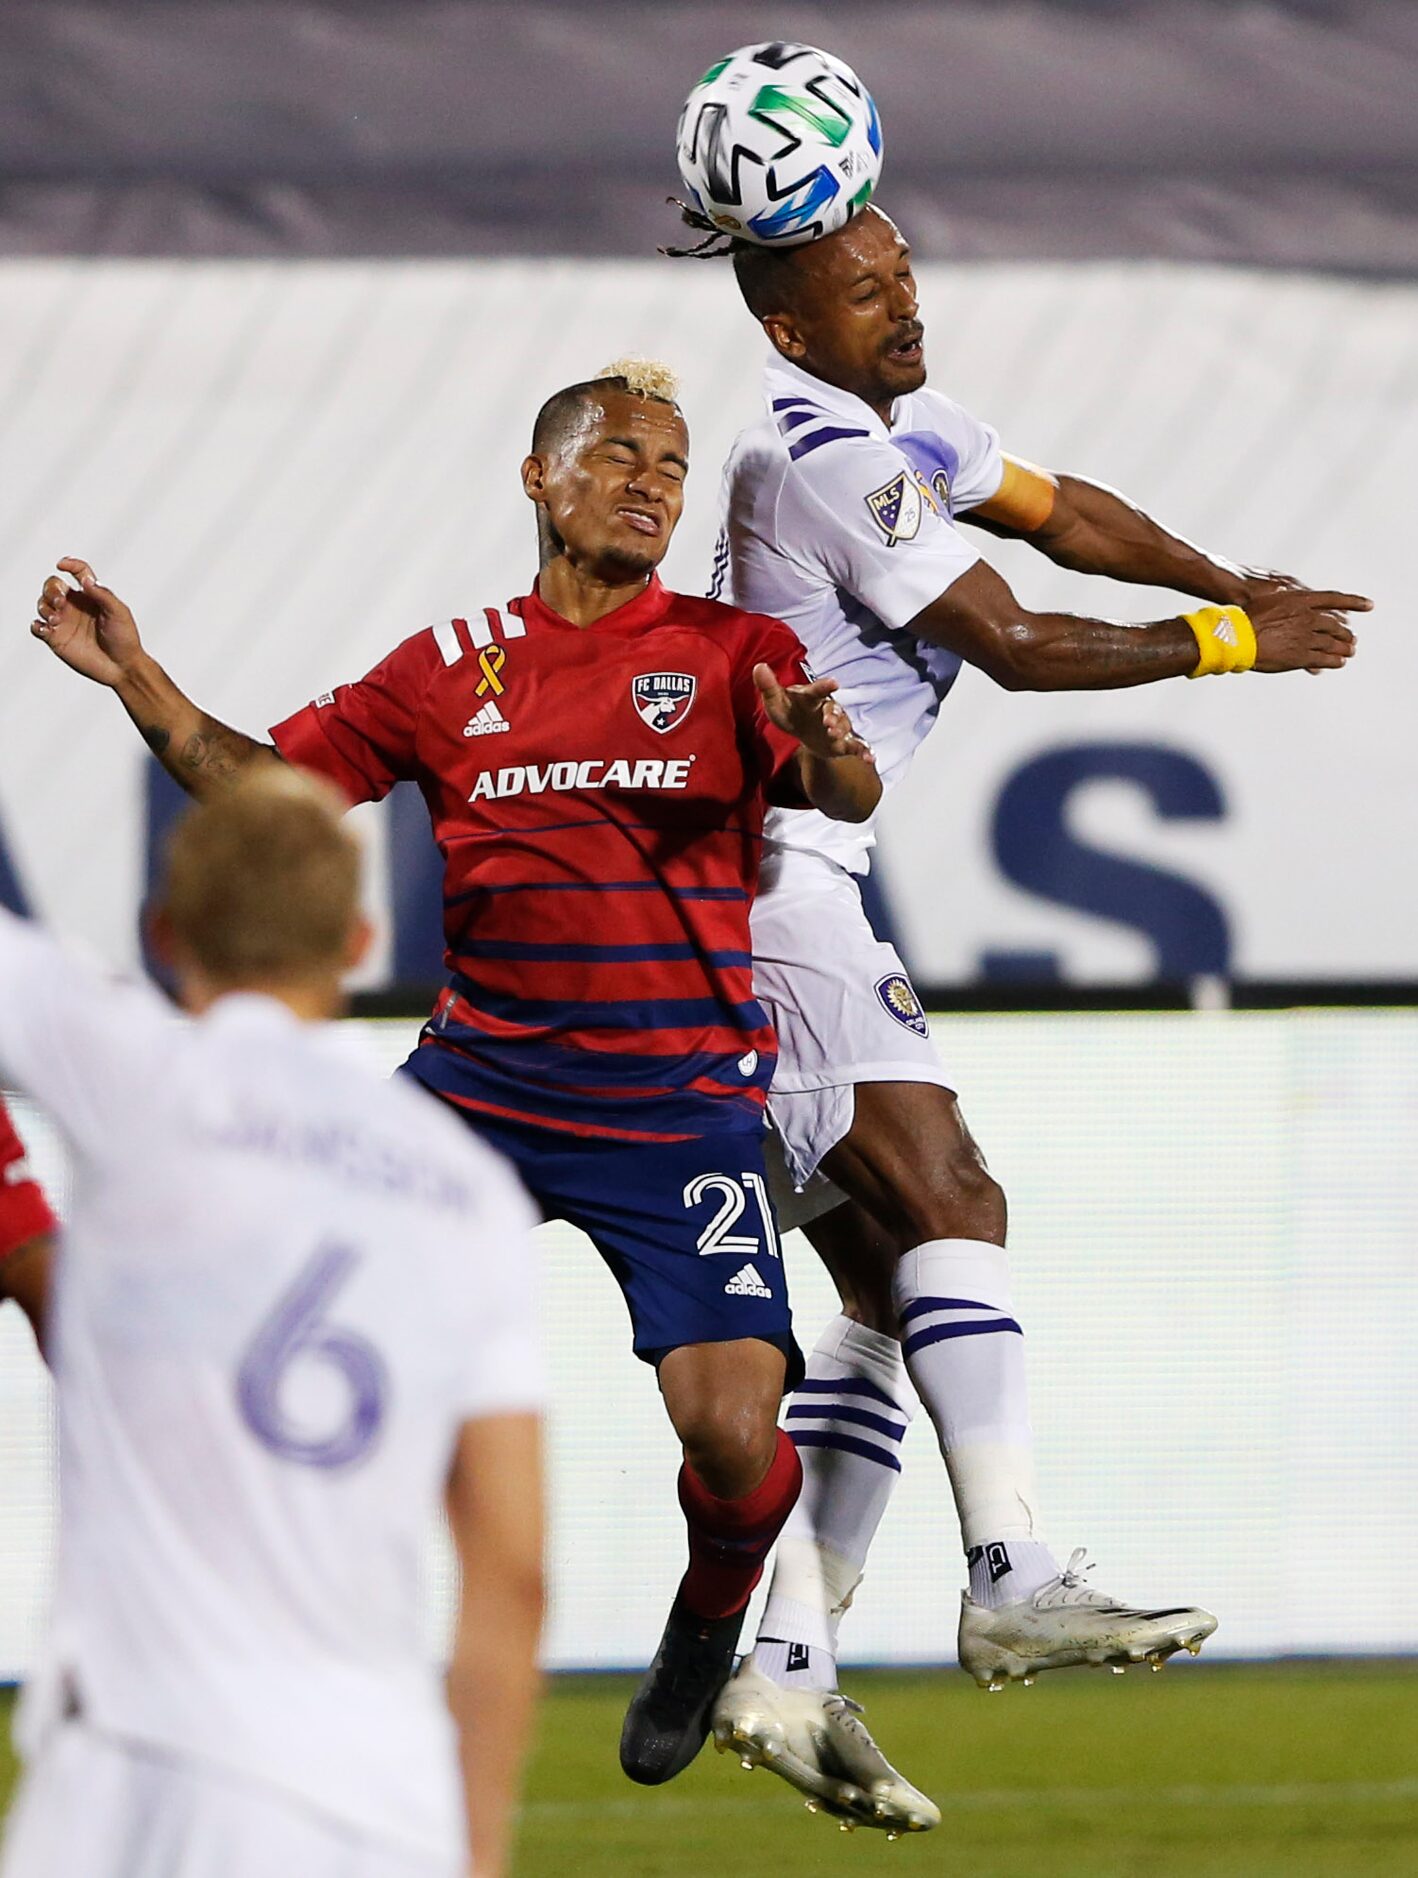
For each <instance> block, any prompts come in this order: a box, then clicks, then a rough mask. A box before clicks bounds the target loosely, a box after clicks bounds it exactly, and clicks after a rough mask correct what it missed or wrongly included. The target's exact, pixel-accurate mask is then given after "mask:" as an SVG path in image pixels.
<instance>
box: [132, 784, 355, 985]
mask: <svg viewBox="0 0 1418 1878" xmlns="http://www.w3.org/2000/svg"><path fill="white" fill-rule="evenodd" d="M344 809H345V804H344V801H343V799H342V798H341V797H340V796H339V795H337V794H336V792H335V791H334V790H333V789H331V788H330V787H329V785H328V784H326V783H324V782H321V781H320V780H319V779H318V778H316V777H314V776H311V775H309V774H308V773H306V772H304V771H301V770H296V769H291V768H289V767H288V766H287V765H286V764H284V763H279V762H271V763H261V764H257V765H253V766H252V767H250V768H249V769H247V770H245V771H243V773H242V774H241V775H240V776H239V777H238V778H237V780H236V782H235V783H234V785H233V786H232V787H231V788H230V789H227V790H223V791H222V793H221V794H220V795H216V796H212V797H210V798H209V799H208V800H206V801H204V802H199V803H197V804H196V805H195V806H194V807H193V808H190V809H189V810H188V811H187V813H186V814H185V815H184V816H183V817H182V819H181V820H180V821H179V822H178V824H177V826H176V827H175V828H174V829H173V831H172V834H171V836H170V837H169V840H168V844H167V853H166V865H165V869H164V874H163V885H162V891H161V894H160V896H159V897H160V900H161V904H162V908H163V911H164V912H165V914H166V916H167V919H168V922H169V925H170V927H171V929H172V934H173V937H174V939H175V940H176V941H177V942H178V944H179V945H180V946H181V947H182V949H183V950H184V951H185V952H186V953H188V954H189V955H190V956H191V958H192V960H193V962H194V963H195V964H196V965H197V966H198V967H199V968H200V969H201V970H202V971H203V972H204V973H205V974H206V975H207V976H208V977H209V978H211V979H213V980H215V981H217V982H219V983H222V984H229V985H242V984H262V983H268V984H280V983H288V982H291V981H294V980H298V979H303V978H309V977H314V976H318V975H320V974H321V973H325V972H329V971H336V972H338V971H339V970H340V969H341V967H342V966H343V964H344V962H345V957H346V953H347V950H348V947H349V942H350V936H351V934H352V932H353V931H354V928H355V924H356V922H357V920H358V918H359V906H360V899H359V887H360V850H359V844H358V842H357V841H356V840H355V838H354V836H353V835H352V834H350V832H349V830H348V829H347V828H346V827H345V826H344V823H343V819H342V818H343V815H344Z"/></svg>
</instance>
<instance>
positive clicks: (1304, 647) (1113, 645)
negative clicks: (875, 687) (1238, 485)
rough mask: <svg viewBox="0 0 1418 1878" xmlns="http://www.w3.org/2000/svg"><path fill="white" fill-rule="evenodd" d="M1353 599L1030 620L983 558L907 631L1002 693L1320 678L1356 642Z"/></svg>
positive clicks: (1298, 595) (1278, 591)
mask: <svg viewBox="0 0 1418 1878" xmlns="http://www.w3.org/2000/svg"><path fill="white" fill-rule="evenodd" d="M1370 604H1371V602H1369V601H1368V600H1366V599H1364V598H1363V596H1362V595H1360V594H1352V593H1311V592H1309V591H1308V590H1307V589H1304V588H1291V587H1285V586H1281V585H1279V584H1276V585H1274V586H1272V587H1271V588H1269V589H1268V590H1266V591H1264V592H1262V593H1260V594H1259V596H1258V597H1257V598H1256V599H1254V600H1253V601H1252V603H1251V608H1250V611H1249V613H1247V612H1246V611H1244V610H1243V609H1241V608H1239V607H1226V608H1216V607H1204V608H1201V609H1200V610H1199V611H1197V612H1195V613H1189V614H1183V615H1181V616H1180V617H1178V618H1176V619H1164V620H1152V621H1149V622H1146V623H1144V624H1139V625H1120V624H1118V623H1117V622H1116V621H1110V620H1101V619H1089V618H1086V617H1085V616H1083V615H1081V614H1077V613H1032V612H1030V611H1029V609H1028V608H1027V607H1024V606H1021V604H1020V602H1019V601H1018V600H1016V598H1015V597H1014V595H1013V593H1012V592H1011V591H1010V589H1009V587H1008V586H1007V585H1006V583H1005V582H1004V581H1003V580H1002V579H1001V578H1000V576H999V575H998V574H997V573H996V572H995V571H994V569H993V568H992V567H989V566H987V565H986V564H985V563H984V562H983V561H977V562H976V563H975V565H974V566H973V567H971V568H970V569H969V570H968V571H967V572H966V573H964V574H962V575H961V576H960V578H959V579H958V580H957V581H955V582H953V583H952V585H951V586H949V587H947V588H946V590H945V592H944V593H943V594H941V595H940V597H939V599H937V600H933V601H932V602H931V604H930V605H929V606H928V607H925V608H924V609H923V610H922V611H921V612H920V613H918V614H917V615H916V617H915V619H913V620H912V621H911V625H910V630H911V631H912V632H914V633H916V634H917V636H918V637H920V638H922V639H926V640H929V641H931V642H932V643H933V644H935V645H942V646H945V647H947V648H948V649H949V650H950V651H952V652H956V653H958V654H959V655H960V657H961V658H963V659H966V660H968V661H969V663H970V664H972V665H978V666H979V667H980V669H981V670H982V671H984V672H987V673H988V674H989V676H990V677H991V678H993V679H994V680H995V682H996V683H997V684H1000V685H1002V686H1004V688H1005V689H1006V690H1007V691H1104V690H1113V689H1119V688H1121V687H1124V686H1128V685H1148V684H1153V683H1155V682H1156V681H1157V680H1158V679H1161V678H1183V677H1195V678H1200V677H1204V676H1206V675H1207V674H1208V673H1211V672H1226V671H1252V670H1254V671H1257V672H1294V671H1308V672H1322V671H1334V670H1338V669H1339V668H1340V667H1342V666H1343V665H1345V664H1346V663H1347V661H1348V660H1349V659H1350V658H1351V657H1352V656H1353V653H1354V635H1353V634H1352V633H1351V632H1350V630H1349V628H1348V627H1347V626H1346V625H1345V623H1344V620H1343V619H1342V617H1341V615H1342V614H1344V613H1348V612H1367V611H1368V609H1369V607H1370Z"/></svg>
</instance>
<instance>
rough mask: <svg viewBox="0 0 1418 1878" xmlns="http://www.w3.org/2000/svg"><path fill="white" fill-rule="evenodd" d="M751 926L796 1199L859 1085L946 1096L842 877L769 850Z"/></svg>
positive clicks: (912, 1013)
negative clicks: (911, 1086)
mask: <svg viewBox="0 0 1418 1878" xmlns="http://www.w3.org/2000/svg"><path fill="white" fill-rule="evenodd" d="M752 925H753V988H754V992H755V995H756V996H757V998H758V1001H759V1003H760V1004H762V1006H763V1008H764V1009H765V1011H767V1013H768V1017H769V1020H770V1021H771V1023H772V1025H773V1027H774V1029H775V1030H776V1031H777V1033H778V1067H777V1070H776V1071H775V1072H774V1076H773V1087H772V1089H771V1091H770V1092H769V1097H768V1115H769V1119H770V1121H771V1122H772V1124H773V1128H774V1130H775V1132H776V1133H777V1135H778V1138H779V1142H780V1145H781V1148H782V1155H783V1162H784V1165H785V1167H786V1170H787V1174H788V1177H789V1181H790V1184H791V1186H792V1187H793V1188H796V1189H798V1190H799V1191H801V1190H802V1189H804V1188H806V1187H807V1185H808V1183H809V1182H810V1181H812V1179H813V1177H814V1175H816V1174H817V1167H818V1163H819V1162H820V1161H821V1160H822V1157H823V1155H825V1154H826V1153H828V1152H829V1150H830V1149H832V1148H834V1147H835V1146H836V1145H837V1143H838V1142H839V1141H840V1140H841V1139H842V1137H843V1136H844V1135H845V1134H846V1133H847V1130H848V1129H849V1128H850V1127H851V1125H852V1116H853V1113H854V1109H855V1096H854V1089H855V1086H856V1084H857V1083H861V1082H929V1083H937V1084H939V1085H940V1086H941V1087H942V1088H945V1089H953V1088H954V1087H955V1084H954V1082H953V1081H952V1080H951V1078H950V1077H949V1076H948V1075H947V1074H946V1072H945V1070H944V1069H943V1068H942V1066H941V1062H940V1058H939V1057H938V1056H937V1055H936V1051H935V1045H934V1044H933V1043H932V1042H931V1035H930V1024H929V1022H928V1021H927V1018H926V1014H925V1012H924V1011H923V1010H922V1008H921V1002H920V999H919V998H918V997H917V996H916V993H915V991H914V989H913V988H912V985H911V980H910V977H909V976H908V974H907V971H906V967H905V966H904V965H903V964H902V963H901V959H900V957H899V955H898V953H897V952H896V949H895V947H894V946H889V945H886V944H884V943H883V942H882V941H881V940H879V939H878V938H877V937H876V935H875V934H874V933H873V932H872V929H871V926H870V924H869V922H868V920H867V916H866V911H865V909H864V908H863V906H862V895H861V890H860V888H859V887H858V886H857V882H856V880H855V878H854V877H853V876H852V875H851V874H849V873H848V872H847V871H846V869H845V868H842V867H839V866H838V865H837V863H836V862H835V861H829V860H827V859H826V858H825V856H823V855H819V854H808V853H806V852H799V851H797V850H795V849H790V848H770V849H768V850H767V851H766V852H765V855H764V861H763V873H762V877H761V879H760V881H759V888H758V898H757V899H756V900H755V901H754V906H753V921H752ZM821 1178H822V1177H821V1176H819V1179H821ZM822 1185H823V1186H824V1187H827V1186H830V1183H828V1182H826V1181H825V1180H823V1181H822ZM832 1191H833V1193H834V1194H835V1191H836V1190H835V1189H833V1190H832ZM834 1203H835V1202H834ZM815 1210H816V1211H818V1212H821V1211H825V1210H826V1209H825V1207H822V1206H819V1207H817V1208H816V1209H815ZM785 1223H786V1222H785Z"/></svg>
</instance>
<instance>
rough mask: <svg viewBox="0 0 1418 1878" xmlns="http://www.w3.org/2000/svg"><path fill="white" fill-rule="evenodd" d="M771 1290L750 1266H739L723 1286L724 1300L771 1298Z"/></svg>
mask: <svg viewBox="0 0 1418 1878" xmlns="http://www.w3.org/2000/svg"><path fill="white" fill-rule="evenodd" d="M772 1295H773V1292H772V1289H771V1288H770V1287H769V1286H768V1285H765V1284H764V1282H763V1280H762V1279H761V1278H760V1277H759V1275H758V1273H757V1271H756V1270H755V1269H754V1267H753V1266H752V1265H741V1266H740V1267H739V1269H738V1271H736V1272H735V1273H734V1275H733V1277H732V1278H731V1279H730V1280H729V1282H728V1283H727V1284H726V1285H725V1286H724V1296H725V1297H726V1298H771V1297H772Z"/></svg>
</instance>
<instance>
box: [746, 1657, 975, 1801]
mask: <svg viewBox="0 0 1418 1878" xmlns="http://www.w3.org/2000/svg"><path fill="white" fill-rule="evenodd" d="M861 1713H862V1711H861V1709H860V1707H859V1706H858V1704H857V1703H855V1702H852V1701H850V1700H849V1699H848V1698H847V1697H846V1696H844V1695H838V1694H837V1693H836V1692H835V1691H823V1690H811V1689H782V1688H779V1686H778V1684H777V1683H776V1682H773V1681H772V1680H771V1679H770V1678H769V1677H767V1676H765V1675H763V1674H762V1672H761V1671H759V1670H757V1669H755V1667H754V1664H753V1658H752V1657H751V1656H746V1657H745V1658H744V1659H743V1661H742V1662H741V1663H740V1664H739V1667H738V1669H737V1671H736V1672H735V1673H734V1675H733V1676H731V1677H730V1678H729V1680H728V1682H727V1683H726V1684H725V1685H724V1689H723V1692H722V1693H721V1695H720V1696H719V1699H718V1701H717V1702H716V1703H715V1704H714V1718H713V1729H714V1745H715V1747H716V1748H717V1749H718V1750H719V1752H720V1753H721V1754H736V1755H737V1756H738V1759H739V1764H740V1766H742V1767H767V1768H769V1769H770V1770H771V1771H772V1772H773V1773H775V1774H777V1775H779V1776H780V1778H782V1779H783V1780H786V1781H787V1782H788V1784H789V1786H792V1787H796V1788H797V1789H798V1791H799V1793H804V1794H806V1795H807V1796H808V1800H807V1804H808V1811H809V1812H810V1813H815V1812H819V1811H820V1812H824V1813H830V1814H831V1815H832V1816H833V1817H834V1818H835V1819H837V1820H838V1822H839V1823H840V1825H841V1827H842V1829H843V1831H846V1832H850V1831H852V1830H853V1829H854V1828H855V1827H857V1826H875V1827H877V1828H878V1829H879V1830H880V1831H882V1832H885V1833H886V1834H888V1835H889V1836H890V1837H891V1838H896V1837H898V1836H899V1835H900V1834H901V1833H903V1832H929V1831H930V1830H931V1828H932V1827H933V1826H938V1825H939V1824H940V1808H939V1807H938V1806H937V1805H936V1804H935V1802H934V1800H928V1799H927V1798H926V1796H925V1794H924V1793H920V1792H918V1791H917V1789H916V1788H915V1787H913V1786H912V1785H911V1783H910V1781H909V1780H905V1779H903V1778H902V1776H901V1775H900V1774H898V1773H897V1771H896V1769H895V1768H894V1767H893V1766H892V1765H891V1763H890V1761H889V1760H887V1758H886V1756H885V1755H884V1754H883V1753H882V1751H881V1749H880V1748H879V1747H878V1746H877V1745H876V1743H875V1741H873V1740H872V1738H871V1736H870V1734H869V1733H868V1732H867V1728H866V1725H865V1723H864V1722H863V1721H862V1720H861Z"/></svg>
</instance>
